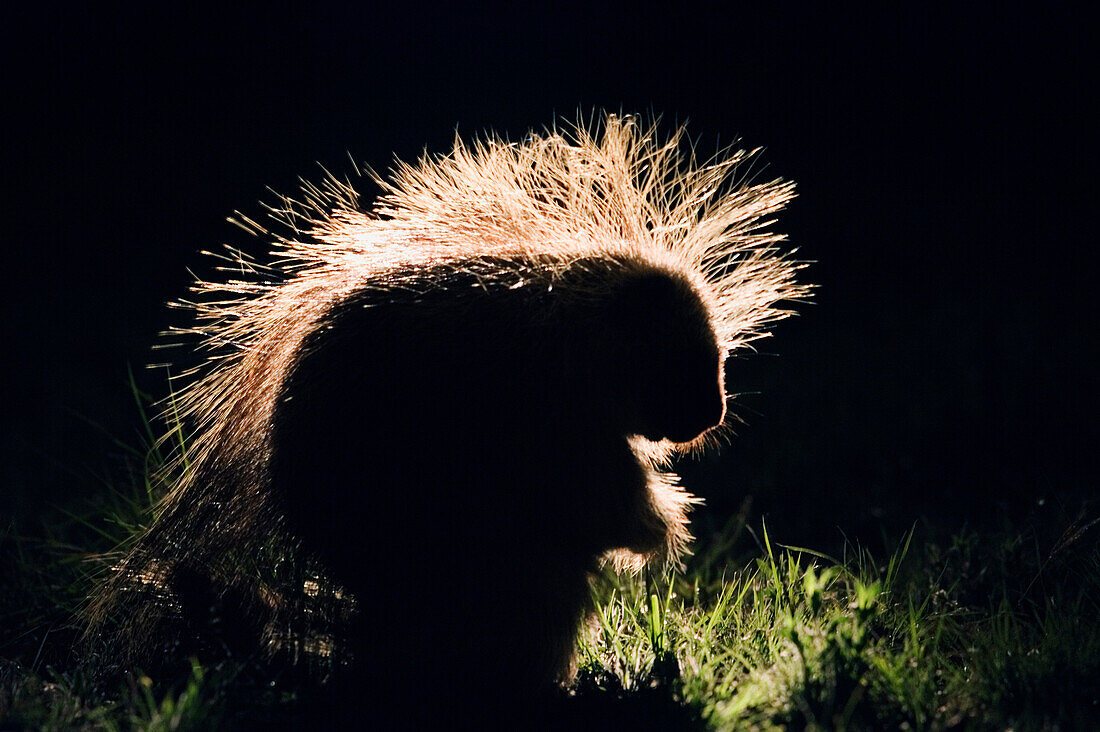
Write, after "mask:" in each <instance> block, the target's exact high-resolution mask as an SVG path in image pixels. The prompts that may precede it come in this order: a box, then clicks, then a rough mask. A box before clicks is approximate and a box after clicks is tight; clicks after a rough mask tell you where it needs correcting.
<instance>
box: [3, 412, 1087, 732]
mask: <svg viewBox="0 0 1100 732" xmlns="http://www.w3.org/2000/svg"><path fill="white" fill-rule="evenodd" d="M135 396H138V397H139V404H140V403H141V399H140V395H137V394H135ZM150 437H151V435H150ZM119 444H120V446H121V447H124V448H125V449H126V450H128V451H129V454H130V455H131V457H132V458H133V459H134V461H135V463H136V465H137V466H138V467H137V468H136V469H135V470H134V471H133V472H132V480H131V481H130V485H128V486H127V487H126V488H125V489H123V490H118V489H116V488H107V489H104V490H103V491H102V492H101V494H100V495H99V497H98V502H97V503H96V504H95V505H93V506H91V507H89V508H87V509H86V510H83V511H80V512H66V513H63V514H60V515H59V516H57V517H55V518H54V519H52V520H51V521H50V522H49V523H48V525H45V526H44V527H43V529H42V531H41V532H39V534H38V535H37V536H35V537H33V538H31V537H27V536H22V535H17V534H15V533H14V532H13V531H11V530H10V529H8V530H0V550H2V556H3V557H4V563H3V566H2V567H0V729H9V728H14V729H19V728H40V729H106V730H113V729H151V730H174V729H208V728H210V727H212V726H217V725H218V724H219V723H220V724H224V725H225V726H234V725H235V724H236V723H239V722H240V721H241V720H249V721H251V722H255V721H256V720H263V719H273V720H274V719H279V718H280V717H281V716H282V715H283V714H285V713H288V712H293V711H294V710H297V709H301V708H302V705H303V704H308V702H309V699H310V698H311V695H316V693H317V690H316V689H315V688H313V687H312V686H311V684H310V682H309V680H308V675H302V674H294V673H286V672H285V669H284V670H283V671H281V672H279V673H274V674H273V672H272V670H271V668H270V667H266V666H264V665H262V664H260V663H258V662H250V661H240V660H222V661H218V662H216V663H211V664H210V665H207V666H203V665H200V664H199V663H198V662H197V661H194V660H192V661H191V663H190V664H188V663H187V659H180V661H181V668H182V669H183V670H182V671H181V673H180V674H179V675H178V676H176V677H175V678H161V679H151V678H149V677H148V676H145V675H144V674H142V673H141V672H140V671H135V673H133V674H132V675H131V676H130V677H129V678H128V679H127V680H126V682H125V683H121V684H118V685H115V686H107V687H104V686H103V685H102V684H101V683H100V682H97V681H95V680H94V679H93V678H92V676H91V674H89V673H88V672H87V671H86V670H84V669H83V667H82V666H81V665H80V664H79V663H78V662H77V659H76V658H75V657H74V656H73V655H72V654H71V652H70V649H71V647H72V644H73V642H74V641H75V638H76V632H77V626H76V624H75V623H74V621H73V616H74V613H75V612H76V611H77V610H78V608H79V606H80V603H81V601H82V599H83V598H84V597H85V596H86V593H87V591H88V589H89V587H90V586H91V583H92V582H94V581H95V577H96V576H97V572H101V571H102V567H103V566H105V564H107V563H109V561H110V558H111V556H112V555H111V554H110V553H109V551H108V550H111V549H113V548H115V547H117V545H119V544H124V543H125V541H126V540H127V538H128V537H130V536H132V535H133V532H134V531H136V530H138V529H139V527H140V526H141V525H142V524H144V523H146V522H147V521H148V520H149V519H150V515H151V514H150V512H151V508H150V506H151V502H152V499H153V498H154V497H155V496H156V495H158V494H159V493H160V492H161V491H162V490H163V488H164V486H162V485H158V484H156V483H155V482H150V481H149V479H147V478H146V477H145V476H147V475H148V474H149V472H150V471H149V470H147V468H149V467H157V466H158V465H160V464H161V463H162V460H161V456H160V455H159V454H158V453H157V452H156V450H155V449H154V448H153V447H152V446H151V443H148V444H146V445H145V446H143V447H142V448H140V449H137V450H131V449H130V448H126V447H125V446H123V445H121V443H119ZM745 526H746V516H744V515H742V516H740V517H737V518H736V519H735V520H734V521H733V522H732V523H731V525H730V526H729V527H728V528H727V529H725V530H724V531H720V532H717V533H715V534H714V535H711V536H708V537H705V538H704V539H703V540H702V541H701V542H700V543H699V544H698V545H697V547H696V555H695V556H694V557H692V558H691V559H690V560H689V562H688V566H687V568H686V571H684V572H682V573H662V572H654V573H650V574H647V575H643V576H639V577H624V576H616V575H614V574H611V573H605V574H603V575H602V576H600V577H598V578H596V581H595V582H594V585H593V600H594V608H595V610H594V613H593V617H592V620H591V622H590V624H589V626H588V628H587V630H586V632H585V633H584V634H583V637H582V639H581V643H580V649H579V661H580V671H579V674H578V678H577V681H576V684H575V685H574V687H573V688H572V689H571V690H570V692H569V694H570V696H572V697H574V702H570V703H576V704H577V705H578V706H579V708H582V709H583V708H584V707H583V705H584V704H585V703H586V701H587V702H591V701H593V700H597V701H600V702H608V701H610V702H613V703H614V704H615V705H617V707H616V708H622V709H630V708H632V707H636V708H646V709H648V708H671V709H675V710H678V712H679V716H677V717H675V718H676V719H681V720H691V719H694V720H695V721H697V722H698V724H699V726H700V727H702V728H712V729H721V730H726V729H730V730H734V729H751V730H768V729H782V728H790V729H803V728H806V729H914V730H923V729H1017V730H1026V729H1087V728H1090V726H1091V725H1092V724H1093V723H1094V720H1095V719H1097V718H1100V540H1098V535H1100V526H1097V525H1096V522H1095V521H1093V522H1092V523H1089V522H1088V521H1086V520H1085V519H1084V518H1083V517H1078V518H1077V519H1076V520H1070V519H1066V520H1063V525H1062V526H1059V527H1056V528H1057V530H1055V531H1051V528H1052V527H1051V526H1050V525H1049V522H1048V523H1047V524H1045V525H1044V524H1042V523H1041V522H1026V521H1025V522H1022V523H1021V524H1020V525H1019V526H1014V525H1012V524H1011V523H1003V524H1002V526H1001V528H1000V529H998V530H996V531H990V532H985V533H981V534H979V533H977V532H974V531H961V532H958V533H956V534H954V535H951V534H945V535H941V534H937V532H936V529H935V527H929V526H926V525H920V527H919V528H918V527H915V528H914V529H913V530H912V531H910V532H909V533H908V534H906V535H905V536H903V537H901V538H900V539H898V540H897V541H895V542H894V543H893V546H894V550H893V551H892V552H887V553H885V554H884V555H883V556H881V557H876V556H872V554H871V552H869V551H867V550H866V549H864V548H860V547H859V546H855V545H852V544H846V545H845V550H844V552H843V553H842V554H841V555H840V556H837V557H830V556H826V555H824V554H822V553H820V552H816V551H812V550H810V549H804V548H797V547H794V546H788V545H784V544H781V543H779V541H780V539H779V538H778V537H774V536H771V535H769V533H768V530H767V526H766V525H764V524H762V523H761V524H759V528H758V529H757V530H756V531H755V532H753V531H751V530H750V531H747V530H746V529H745ZM750 534H751V536H750ZM782 539H784V540H793V541H797V536H785V537H782ZM456 632H461V629H456ZM421 693H422V694H430V693H431V690H430V689H424V690H422V691H421ZM601 708H603V707H601Z"/></svg>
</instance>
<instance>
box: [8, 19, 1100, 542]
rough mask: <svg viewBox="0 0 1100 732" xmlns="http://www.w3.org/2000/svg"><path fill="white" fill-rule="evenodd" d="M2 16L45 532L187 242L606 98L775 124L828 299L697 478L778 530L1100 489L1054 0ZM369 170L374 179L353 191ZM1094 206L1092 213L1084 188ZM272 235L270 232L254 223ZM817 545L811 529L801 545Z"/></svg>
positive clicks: (1079, 39)
mask: <svg viewBox="0 0 1100 732" xmlns="http://www.w3.org/2000/svg"><path fill="white" fill-rule="evenodd" d="M154 5H156V6H158V7H159V6H160V4H152V3H150V4H146V5H142V6H134V7H129V8H122V9H117V8H116V9H110V10H108V9H104V8H103V7H101V6H99V5H93V6H88V7H84V8H72V9H61V8H56V7H50V6H48V5H37V6H34V7H33V8H30V9H27V8H24V9H22V10H19V11H7V12H8V13H9V17H8V18H7V19H6V20H5V22H4V28H5V30H4V31H3V33H4V36H5V41H4V55H5V61H4V68H5V77H6V78H5V80H4V82H3V84H4V88H5V91H4V95H3V96H4V102H3V107H4V108H5V110H6V111H4V112H3V114H4V116H5V117H6V119H7V122H8V126H9V131H8V132H7V134H6V135H5V141H4V142H5V144H4V157H5V163H4V171H5V178H6V179H7V182H8V193H7V194H6V195H5V197H4V199H3V205H4V208H5V209H6V215H5V217H4V222H3V228H2V233H0V242H2V247H3V250H2V251H3V266H4V276H3V283H2V288H0V290H2V292H3V316H4V317H3V328H4V333H3V337H2V340H0V342H2V343H3V349H4V351H5V354H6V355H5V358H4V362H5V365H6V366H7V368H8V373H7V376H6V378H5V379H4V381H3V387H4V395H3V399H4V401H3V408H2V409H0V419H2V420H3V425H2V429H3V432H2V435H3V464H2V472H0V475H2V476H3V478H2V480H3V482H4V485H3V489H2V492H0V512H2V513H5V514H11V515H14V516H15V517H16V518H17V520H18V521H33V520H34V519H35V517H37V516H41V515H45V513H44V512H46V511H47V509H48V507H49V506H52V505H56V504H69V503H72V502H73V501H79V500H81V499H82V497H86V496H87V495H89V494H91V493H93V492H94V491H96V490H101V488H100V486H99V484H98V482H97V478H96V476H99V475H106V476H111V475H112V474H113V473H114V472H115V471H117V470H118V464H117V455H118V454H119V450H118V449H117V448H116V447H114V446H112V444H111V442H110V441H109V440H108V439H106V438H105V437H104V435H103V434H101V433H100V431H99V430H98V429H97V428H96V427H92V426H90V425H89V424H88V423H87V421H86V420H90V421H91V422H93V423H95V424H96V425H98V426H99V427H101V428H102V430H103V431H105V432H106V433H107V434H110V435H114V436H117V437H119V438H120V439H122V440H124V441H128V442H134V441H136V435H137V432H138V429H139V421H138V415H137V410H136V408H135V407H134V406H133V401H132V397H131V395H130V393H129V386H128V384H127V375H126V373H127V365H128V364H133V365H134V367H135V371H136V372H137V376H138V381H139V383H140V384H141V386H142V387H143V388H144V389H146V390H148V391H149V392H151V393H153V394H156V395H163V394H164V393H165V390H166V387H165V383H164V375H163V372H162V371H160V372H158V371H148V370H145V369H143V368H142V366H143V365H144V364H145V363H148V362H150V361H154V360H157V357H156V356H155V355H154V354H153V353H152V351H151V348H152V346H153V345H154V344H155V343H157V341H158V338H157V333H158V331H160V330H161V329H163V328H164V327H166V326H167V325H170V324H173V323H178V322H179V316H178V315H173V314H172V313H171V312H170V311H169V310H168V309H167V308H166V307H164V305H163V304H164V303H165V302H166V301H168V300H171V299H176V298H179V297H182V296H184V295H185V294H186V291H187V287H188V285H189V282H190V276H189V274H188V271H187V269H188V268H189V267H192V268H196V267H197V268H201V267H205V266H206V263H205V262H204V261H203V258H202V257H201V256H199V254H198V251H199V250H201V249H212V248H215V247H216V246H217V245H218V244H220V243H221V242H224V241H228V240H234V241H236V240H237V239H234V237H236V234H235V233H234V230H233V229H232V228H231V227H230V226H229V225H228V224H226V223H225V218H226V216H227V215H229V214H230V213H232V211H233V210H234V209H240V210H242V211H244V212H247V213H250V214H258V213H259V212H260V206H259V205H258V203H257V202H258V201H259V200H260V199H267V200H270V199H271V196H270V195H269V194H268V193H267V192H266V189H267V188H268V187H270V188H271V189H273V190H276V191H280V192H292V191H294V190H295V189H296V187H297V179H298V177H299V176H301V177H304V178H307V179H314V180H315V179H317V178H319V177H320V175H321V170H320V168H319V167H318V165H317V164H318V163H320V164H322V165H324V166H325V167H326V168H328V169H330V170H334V171H337V172H340V173H346V172H348V171H349V170H350V167H351V166H350V163H349V162H348V158H349V153H350V155H351V157H353V158H354V159H355V160H356V161H366V162H369V163H370V164H371V165H373V166H374V167H375V168H377V169H380V170H384V169H386V168H387V166H388V165H389V164H390V162H391V161H392V160H393V156H394V155H396V156H398V157H400V158H403V159H410V158H414V157H415V156H417V155H418V154H419V153H420V152H421V150H422V149H423V148H424V147H426V148H427V149H428V150H430V151H436V152H438V151H445V150H446V149H448V147H449V145H450V143H451V139H452V136H453V134H454V131H455V129H456V128H457V129H458V131H459V132H460V133H462V134H464V135H467V136H468V135H471V134H477V133H480V132H482V131H483V130H486V129H490V128H491V129H494V130H496V131H498V132H499V133H501V134H505V135H507V136H509V137H511V138H513V139H515V138H517V137H519V136H520V135H522V134H523V133H524V132H525V131H526V130H527V129H528V128H531V127H535V128H541V127H542V126H543V125H545V124H548V123H550V122H552V121H553V120H554V119H555V117H562V116H564V117H566V118H575V117H576V114H577V111H578V110H584V111H588V110H591V109H592V108H607V109H612V110H620V109H621V110H623V111H637V112H642V113H651V112H655V113H661V114H663V115H664V120H665V122H666V130H667V129H671V128H672V126H673V125H674V124H675V123H676V122H682V121H684V120H688V121H689V122H690V128H689V129H690V132H691V133H692V134H693V135H694V136H696V137H697V138H698V139H699V144H700V148H701V149H702V150H704V151H707V150H713V149H715V148H716V147H717V146H718V145H721V144H725V143H729V142H731V141H732V140H733V139H734V138H736V137H740V138H742V139H743V140H744V144H746V145H748V146H757V145H764V146H766V147H767V150H766V152H765V154H764V159H765V160H766V161H767V162H768V163H769V166H770V167H769V169H768V171H769V172H770V173H774V174H775V175H779V176H783V177H785V178H790V179H793V180H796V181H797V182H798V184H799V192H800V196H799V198H798V199H797V200H796V201H795V203H794V204H793V205H792V207H791V208H790V210H789V211H788V212H786V213H785V214H783V216H782V219H781V225H780V226H779V229H780V230H781V231H785V232H787V233H788V234H789V235H790V238H791V240H792V243H793V244H794V245H797V246H798V247H799V248H800V256H802V257H804V258H806V259H810V260H813V261H814V262H815V263H814V264H813V265H812V266H811V267H810V268H809V269H808V270H807V271H806V273H805V278H806V279H807V280H808V281H812V282H814V283H816V284H818V285H819V286H820V287H819V289H818V291H817V293H816V296H815V304H814V305H810V306H804V307H801V308H800V311H801V315H800V316H799V317H798V318H796V319H794V320H791V321H787V322H784V323H782V324H781V325H780V326H779V327H778V328H777V333H776V337H775V338H773V339H771V340H769V341H765V342H763V343H762V344H761V346H760V349H761V350H762V351H764V352H765V353H767V354H776V355H775V356H769V355H765V356H760V357H754V358H750V359H743V360H737V361H734V362H733V363H731V364H730V377H729V382H730V385H731V388H732V389H734V390H736V391H741V392H745V394H744V396H742V397H741V399H740V400H739V401H740V404H741V407H740V408H739V413H740V414H741V415H742V416H743V417H744V418H745V419H746V421H747V423H748V424H747V425H746V426H744V427H742V428H740V429H739V430H738V432H739V436H738V437H737V439H736V440H735V441H734V443H733V445H732V446H731V447H729V448H727V449H726V450H724V451H723V452H722V454H721V455H720V456H718V457H712V458H709V459H706V460H704V461H701V462H699V463H698V464H688V465H686V466H684V467H683V472H684V473H685V474H686V475H687V476H688V477H689V478H691V479H692V483H691V485H692V487H693V489H695V490H697V492H701V493H703V494H705V495H706V497H707V499H708V501H709V504H710V506H711V508H710V511H711V517H712V518H713V519H715V520H721V519H722V518H723V517H724V516H725V515H727V514H728V513H729V512H731V511H734V510H736V508H737V507H738V505H740V502H741V499H742V497H743V496H745V495H752V496H753V497H754V499H755V508H754V516H759V515H760V514H767V515H768V516H769V520H770V521H773V522H778V523H781V524H784V525H785V526H786V527H787V534H786V536H787V538H789V539H790V540H794V539H797V538H804V540H805V541H807V542H809V541H812V540H814V538H815V537H827V536H835V535H836V534H837V532H836V528H835V527H837V526H840V527H841V528H842V529H844V530H845V531H846V532H849V533H851V532H855V533H856V534H857V535H869V534H875V533H877V532H878V531H879V529H880V528H885V529H887V530H890V531H893V530H895V529H896V528H898V527H904V526H908V524H909V523H911V522H912V521H913V520H914V519H916V518H917V517H919V516H924V517H926V518H929V520H930V521H932V522H933V523H936V524H938V525H943V526H947V527H956V526H959V525H961V524H962V523H963V522H964V521H981V520H982V517H985V516H989V515H991V514H992V513H994V512H995V511H994V509H995V508H997V507H1007V508H1008V509H1009V510H1010V511H1028V510H1030V509H1031V507H1033V506H1035V505H1037V502H1038V501H1039V500H1040V499H1043V500H1044V502H1046V501H1051V502H1057V503H1059V504H1063V505H1066V506H1069V507H1071V508H1072V506H1073V505H1076V503H1078V502H1079V500H1080V499H1081V498H1087V497H1090V496H1091V495H1092V494H1093V492H1094V490H1095V489H1094V484H1093V483H1091V471H1090V470H1089V468H1091V464H1092V462H1093V450H1094V449H1095V445H1096V428H1095V415H1096V413H1097V410H1096V407H1097V400H1096V375H1095V371H1096V370H1095V362H1094V361H1093V357H1092V346H1093V345H1094V341H1095V330H1096V328H1095V322H1094V320H1093V318H1092V314H1091V304H1092V300H1093V299H1094V295H1093V286H1094V284H1093V283H1094V277H1093V266H1092V265H1093V256H1094V255H1093V247H1092V233H1093V230H1094V229H1093V226H1092V217H1091V213H1092V209H1093V206H1092V205H1091V204H1093V202H1094V200H1095V188H1094V186H1093V184H1092V180H1091V177H1092V176H1093V175H1094V173H1095V169H1096V165H1095V163H1096V158H1095V154H1094V147H1093V136H1094V134H1095V129H1096V128H1095V126H1094V124H1093V120H1092V119H1091V118H1088V117H1086V108H1087V106H1088V104H1087V103H1088V102H1091V101H1095V96H1096V89H1095V80H1094V78H1095V77H1094V71H1089V70H1088V69H1092V68H1094V67H1095V62H1096V59H1095V58H1094V54H1092V53H1091V52H1090V51H1091V49H1090V48H1088V43H1089V40H1090V35H1091V34H1090V32H1089V29H1088V27H1087V25H1086V23H1085V21H1084V19H1083V18H1077V17H1073V15H1072V14H1064V15H1062V16H1060V17H1054V16H1052V15H1051V14H1050V9H1049V8H1047V7H1046V6H1035V7H1033V8H1030V9H1026V8H1025V9H1017V10H1013V11H1011V12H1009V11H1005V10H1003V9H999V10H995V11H991V12H988V13H984V12H980V11H977V10H973V9H971V10H963V11H953V12H940V11H934V10H931V9H929V7H928V6H926V5H925V4H918V5H915V6H913V7H910V8H908V9H892V10H882V9H877V10H871V9H866V8H864V9H851V8H849V9H846V10H837V9H834V8H831V7H824V6H822V7H818V8H817V9H814V10H807V9H806V8H804V7H802V6H795V5H791V6H786V7H781V8H775V9H771V10H766V11H760V10H753V11H748V10H745V9H739V8H738V7H736V6H735V5H733V6H727V7H726V8H725V9H724V10H722V11H721V12H720V13H719V12H715V11H708V10H703V9H701V8H692V7H687V6H673V5H672V4H669V5H668V6H666V7H664V8H655V7H650V6H644V5H641V4H612V5H601V6H600V7H599V8H598V9H597V8H592V7H583V6H576V7H567V6H558V7H557V8H556V9H551V8H549V7H547V8H539V7H536V6H534V5H532V4H525V3H516V4H514V5H512V6H510V7H504V8H490V7H487V6H480V5H479V6H473V7H468V8H464V9H456V8H452V7H450V6H447V9H443V8H442V6H441V7H433V6H430V5H424V4H415V3H407V4H388V5H389V6H388V7H384V8H382V7H372V8H367V7H366V4H364V7H363V8H361V9H359V10H356V11H346V10H333V9H332V8H331V7H329V8H316V7H310V8H308V9H305V8H294V9H292V8H288V7H283V6H278V7H275V6H272V7H271V8H269V9H268V10H266V11H264V12H256V13H254V14H253V13H246V12H243V11H229V10H225V9H222V10H219V11H218V12H216V13H214V12H211V13H209V14H206V13H202V12H200V11H197V10H180V11H179V13H178V14H175V13H173V12H169V11H166V10H164V9H158V10H151V9H150V8H151V7H152V6H154ZM367 190H369V188H368V189H367ZM1086 206H1087V207H1088V210H1086ZM250 246H252V247H254V249H255V250H256V251H262V250H263V247H262V242H259V241H256V242H253V243H251V244H250ZM803 535H805V537H803Z"/></svg>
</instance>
